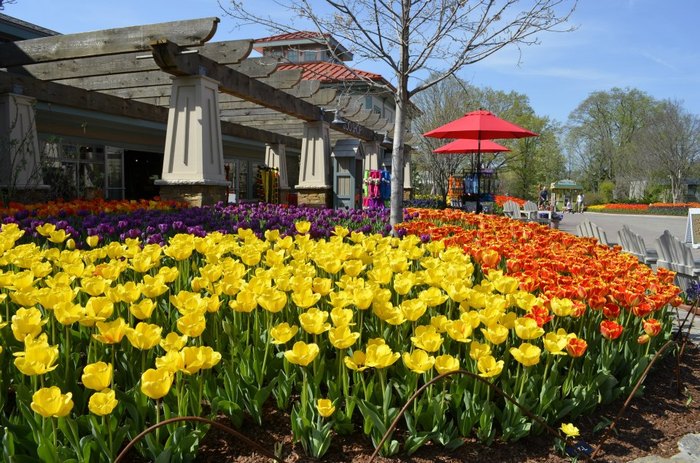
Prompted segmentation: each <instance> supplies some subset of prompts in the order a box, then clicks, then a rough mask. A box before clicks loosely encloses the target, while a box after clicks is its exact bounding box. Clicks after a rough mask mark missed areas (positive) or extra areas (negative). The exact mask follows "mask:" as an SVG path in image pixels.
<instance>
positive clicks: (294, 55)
mask: <svg viewBox="0 0 700 463" xmlns="http://www.w3.org/2000/svg"><path fill="white" fill-rule="evenodd" d="M287 59H288V60H289V62H290V63H298V62H299V53H298V52H297V51H296V50H288V51H287Z"/></svg>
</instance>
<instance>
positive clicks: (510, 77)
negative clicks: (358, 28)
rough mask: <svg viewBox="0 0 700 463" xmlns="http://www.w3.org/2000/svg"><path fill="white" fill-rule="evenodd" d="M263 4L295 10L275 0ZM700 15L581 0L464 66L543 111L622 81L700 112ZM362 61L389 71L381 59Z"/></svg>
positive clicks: (193, 0)
mask: <svg viewBox="0 0 700 463" xmlns="http://www.w3.org/2000/svg"><path fill="white" fill-rule="evenodd" d="M221 1H222V3H224V4H225V3H226V0H221ZM256 4H259V5H261V8H260V9H261V10H262V9H263V8H262V7H264V6H265V5H268V6H269V8H268V11H271V12H272V13H273V14H275V13H277V12H279V14H280V15H284V14H285V12H283V11H282V10H280V9H279V7H277V6H270V5H273V4H272V3H271V2H270V1H269V0H257V1H256ZM3 13H5V14H7V15H10V16H14V17H17V18H20V19H23V20H25V21H28V22H31V23H34V24H38V25H41V26H43V27H46V28H49V29H53V30H55V31H57V32H61V33H64V34H68V33H73V32H85V31H91V30H97V29H107V28H113V27H124V26H130V25H136V24H150V23H157V22H165V21H173V20H178V19H187V18H197V17H206V16H218V17H220V18H221V23H220V24H219V28H218V30H217V33H216V35H215V36H214V39H213V40H228V39H234V38H253V37H261V36H265V35H268V33H267V31H266V30H264V29H263V28H261V27H259V26H258V27H252V26H248V27H243V28H241V27H238V25H237V24H236V23H235V22H234V21H233V20H232V19H231V18H230V17H227V16H225V15H224V14H222V11H221V9H220V7H219V6H218V3H217V1H216V0H140V1H135V0H120V1H109V2H108V1H102V0H93V1H91V2H85V1H84V0H16V3H15V4H10V5H6V7H5V10H4V11H3ZM698 17H700V2H698V1H697V0H667V1H664V2H661V1H659V0H580V3H579V6H578V8H577V10H576V11H575V13H574V15H573V18H572V24H573V25H576V26H577V27H578V29H577V30H576V31H575V32H570V33H549V34H543V35H542V36H541V38H540V39H541V44H540V45H537V46H531V47H526V48H523V49H522V50H521V52H522V53H521V54H520V63H518V57H519V54H518V51H517V50H516V49H510V50H509V49H505V50H502V51H500V52H498V53H496V54H495V55H493V56H492V57H489V58H488V59H487V60H485V61H483V62H480V63H477V64H475V65H471V66H468V67H467V68H465V69H463V70H462V71H461V72H460V73H459V76H460V77H462V78H464V79H466V80H467V81H469V82H470V83H472V84H473V85H476V86H490V87H492V88H494V89H497V90H503V91H505V92H510V91H516V92H519V93H523V94H525V95H527V96H528V97H529V99H530V104H531V105H532V107H533V108H534V110H535V112H536V113H537V114H538V115H540V116H549V117H551V118H552V119H555V120H558V121H559V122H562V123H565V122H566V120H567V118H568V116H569V113H570V112H571V111H573V110H574V109H575V108H576V106H577V105H578V104H579V103H581V102H582V101H583V100H584V99H585V98H586V97H587V96H588V95H590V93H592V92H595V91H601V90H602V91H605V90H609V89H611V88H613V87H620V88H636V89H639V90H642V91H644V92H646V93H648V94H649V95H651V96H652V97H654V98H657V99H674V100H679V101H681V102H683V105H684V107H685V108H686V110H688V111H689V112H691V113H694V114H697V115H700V90H699V89H700V46H698V43H699V42H700V40H699V39H700V32H699V30H700V26H699V25H698V23H697V18H698ZM354 64H355V65H356V66H357V67H358V68H360V69H364V70H367V71H373V72H380V73H386V71H385V70H384V69H383V68H382V67H381V66H380V65H378V64H374V63H369V62H365V63H361V64H357V63H354ZM351 65H353V63H351ZM387 77H388V76H387Z"/></svg>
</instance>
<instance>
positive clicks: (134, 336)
mask: <svg viewBox="0 0 700 463" xmlns="http://www.w3.org/2000/svg"><path fill="white" fill-rule="evenodd" d="M161 331H163V327H161V326H159V325H154V324H151V323H145V322H140V323H138V324H137V325H136V327H135V328H128V329H127V330H126V337H127V338H128V339H129V342H130V343H131V345H132V346H134V347H135V348H137V349H140V350H148V349H151V348H152V347H155V346H157V345H158V344H160V333H161Z"/></svg>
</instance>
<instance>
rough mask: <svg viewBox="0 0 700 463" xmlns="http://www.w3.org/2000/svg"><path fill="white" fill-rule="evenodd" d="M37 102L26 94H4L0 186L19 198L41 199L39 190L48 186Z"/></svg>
mask: <svg viewBox="0 0 700 463" xmlns="http://www.w3.org/2000/svg"><path fill="white" fill-rule="evenodd" d="M35 103H36V99H35V98H30V97H28V96H25V95H20V94H16V93H6V94H4V95H0V188H1V189H3V190H4V191H5V194H6V195H7V196H8V199H11V200H15V201H16V200H20V201H21V200H28V201H34V200H40V199H41V198H40V197H39V196H40V195H41V194H40V193H39V191H43V192H45V191H46V190H48V186H46V185H44V184H43V183H44V181H43V180H44V179H43V175H42V170H41V157H40V153H39V137H38V135H37V130H36V119H35V112H34V104H35ZM20 192H21V193H20Z"/></svg>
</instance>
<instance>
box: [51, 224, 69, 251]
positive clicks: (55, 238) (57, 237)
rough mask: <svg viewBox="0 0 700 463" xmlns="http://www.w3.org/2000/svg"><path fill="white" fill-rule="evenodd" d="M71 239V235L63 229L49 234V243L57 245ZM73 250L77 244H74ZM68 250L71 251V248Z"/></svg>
mask: <svg viewBox="0 0 700 463" xmlns="http://www.w3.org/2000/svg"><path fill="white" fill-rule="evenodd" d="M69 237H70V233H66V231H65V230H63V229H60V230H55V231H52V232H51V233H49V241H51V242H52V243H56V244H60V243H63V242H64V241H65V240H67V239H68V238H69ZM73 248H75V242H73ZM68 249H71V248H70V246H69V247H68Z"/></svg>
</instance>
